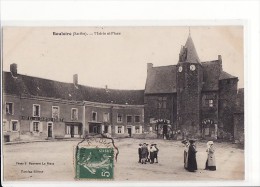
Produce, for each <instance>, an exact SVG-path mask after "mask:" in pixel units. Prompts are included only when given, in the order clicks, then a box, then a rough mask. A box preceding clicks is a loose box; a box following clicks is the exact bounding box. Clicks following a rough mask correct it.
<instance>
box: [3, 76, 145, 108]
mask: <svg viewBox="0 0 260 187" xmlns="http://www.w3.org/2000/svg"><path fill="white" fill-rule="evenodd" d="M3 93H6V94H12V95H29V96H30V95H31V96H40V97H47V98H55V99H65V100H74V101H91V102H100V103H114V104H126V103H127V104H129V105H143V104H144V90H116V89H105V88H94V87H90V86H83V85H78V86H77V87H75V85H74V84H73V83H64V82H58V81H53V80H48V79H43V78H38V77H31V76H27V75H21V74H18V75H17V78H14V77H13V76H12V74H11V73H10V72H3Z"/></svg>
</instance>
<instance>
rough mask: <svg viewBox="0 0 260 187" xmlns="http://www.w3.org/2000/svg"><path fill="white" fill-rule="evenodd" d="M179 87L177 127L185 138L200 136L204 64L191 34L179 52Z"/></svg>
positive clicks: (177, 73)
mask: <svg viewBox="0 0 260 187" xmlns="http://www.w3.org/2000/svg"><path fill="white" fill-rule="evenodd" d="M176 71H177V72H176V76H177V77H176V78H177V79H176V83H177V84H176V87H177V129H178V130H181V131H182V132H183V133H184V136H185V137H184V138H186V137H187V138H196V137H197V136H200V132H201V130H200V111H201V110H200V109H201V90H202V81H203V72H202V66H201V63H200V60H199V57H198V54H197V52H196V49H195V46H194V43H193V41H192V38H191V36H190V35H189V36H188V39H187V41H186V44H185V46H182V48H181V51H180V54H179V62H178V64H177V68H176Z"/></svg>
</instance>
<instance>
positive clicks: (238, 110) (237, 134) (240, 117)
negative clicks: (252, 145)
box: [234, 88, 245, 143]
mask: <svg viewBox="0 0 260 187" xmlns="http://www.w3.org/2000/svg"><path fill="white" fill-rule="evenodd" d="M244 128H245V127H244V88H240V89H239V90H238V94H237V98H236V106H235V111H234V140H235V142H238V143H244V139H245V135H244V131H245V130H244Z"/></svg>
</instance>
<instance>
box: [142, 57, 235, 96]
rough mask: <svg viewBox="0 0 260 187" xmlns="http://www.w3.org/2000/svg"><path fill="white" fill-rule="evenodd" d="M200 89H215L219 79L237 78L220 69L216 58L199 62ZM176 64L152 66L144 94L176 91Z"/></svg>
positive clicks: (217, 87) (217, 86)
mask: <svg viewBox="0 0 260 187" xmlns="http://www.w3.org/2000/svg"><path fill="white" fill-rule="evenodd" d="M201 65H202V69H203V82H204V83H203V87H202V91H217V90H218V89H219V80H222V79H231V78H237V77H235V76H233V75H230V74H228V73H226V72H225V71H223V70H222V67H221V63H220V62H219V61H218V60H214V61H207V62H201ZM176 72H177V71H176V65H171V66H159V67H152V68H150V69H149V70H148V74H147V78H146V85H145V94H162V93H165V94H166V93H176V84H177V83H176Z"/></svg>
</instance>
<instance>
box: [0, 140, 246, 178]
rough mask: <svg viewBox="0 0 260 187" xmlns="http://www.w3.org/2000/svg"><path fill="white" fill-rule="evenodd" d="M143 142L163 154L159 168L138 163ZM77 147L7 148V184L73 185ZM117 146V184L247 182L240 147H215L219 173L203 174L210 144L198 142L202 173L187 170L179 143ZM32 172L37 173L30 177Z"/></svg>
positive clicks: (47, 144)
mask: <svg viewBox="0 0 260 187" xmlns="http://www.w3.org/2000/svg"><path fill="white" fill-rule="evenodd" d="M143 142H145V143H157V145H158V148H159V150H160V151H159V163H158V164H146V165H142V164H139V163H138V155H137V148H138V144H139V143H143ZM77 143H78V141H54V142H34V143H24V144H12V145H4V147H3V151H4V180H12V181H13V180H26V181H28V180H40V181H44V180H56V181H64V180H65V181H73V180H74V175H75V174H74V173H75V172H74V165H73V154H74V149H73V148H74V146H76V145H77ZM115 143H116V145H117V147H118V148H119V151H120V153H119V157H118V162H116V163H115V180H120V181H127V180H129V181H151V180H157V181H174V180H184V181H186V180H214V181H215V180H221V181H222V180H243V179H244V150H243V149H239V148H237V145H236V144H230V143H215V147H216V162H217V170H216V171H206V170H203V169H204V166H205V161H206V143H200V142H198V143H197V151H198V152H197V163H198V171H196V172H195V173H190V172H187V171H186V170H185V169H184V168H183V145H182V144H181V142H179V141H178V142H177V141H175V142H174V141H166V140H140V139H130V138H127V139H117V140H115ZM18 162H19V163H20V164H18ZM24 162H27V165H21V163H24ZM28 162H34V163H39V162H41V163H42V162H44V163H46V165H42V164H41V165H33V166H32V165H28ZM48 163H49V164H48ZM53 164H54V165H53ZM22 170H23V172H22ZM28 170H32V171H34V170H35V171H36V172H35V173H27V172H26V171H28ZM37 171H38V172H37ZM41 171H43V172H41Z"/></svg>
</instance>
